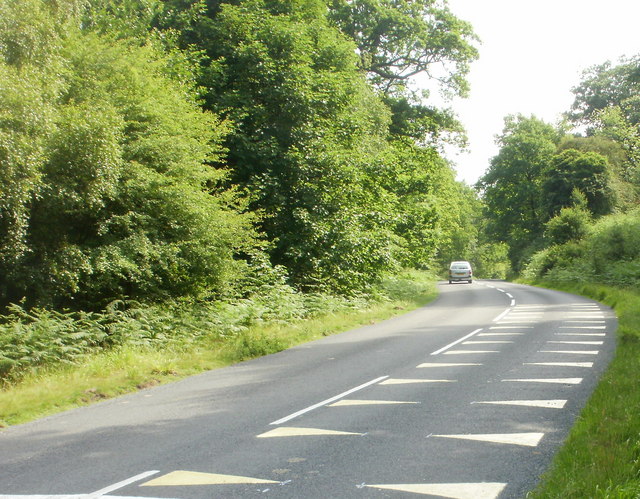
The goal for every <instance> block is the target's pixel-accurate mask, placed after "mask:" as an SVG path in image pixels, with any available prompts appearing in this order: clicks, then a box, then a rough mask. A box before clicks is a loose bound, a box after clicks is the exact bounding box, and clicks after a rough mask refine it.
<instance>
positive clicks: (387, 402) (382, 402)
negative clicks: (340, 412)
mask: <svg viewBox="0 0 640 499" xmlns="http://www.w3.org/2000/svg"><path fill="white" fill-rule="evenodd" d="M419 403H420V402H406V401H402V400H354V399H342V400H338V401H337V402H335V403H333V404H331V405H330V406H329V407H347V406H354V405H356V406H357V405H394V404H419Z"/></svg>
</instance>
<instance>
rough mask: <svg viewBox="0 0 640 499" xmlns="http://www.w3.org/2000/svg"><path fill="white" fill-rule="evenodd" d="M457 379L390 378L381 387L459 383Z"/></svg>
mask: <svg viewBox="0 0 640 499" xmlns="http://www.w3.org/2000/svg"><path fill="white" fill-rule="evenodd" d="M457 382H458V380H457V379H407V378H389V379H387V380H385V381H383V382H382V383H380V384H381V385H407V384H411V383H457Z"/></svg>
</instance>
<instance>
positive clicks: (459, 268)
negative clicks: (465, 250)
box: [449, 262, 473, 284]
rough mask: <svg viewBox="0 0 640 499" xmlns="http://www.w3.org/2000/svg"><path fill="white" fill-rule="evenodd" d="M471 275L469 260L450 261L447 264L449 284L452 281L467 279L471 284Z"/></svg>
mask: <svg viewBox="0 0 640 499" xmlns="http://www.w3.org/2000/svg"><path fill="white" fill-rule="evenodd" d="M472 276H473V271H472V270H471V264H470V263H469V262H451V265H449V284H451V283H453V281H467V282H468V283H469V284H471V283H472V282H473V280H472Z"/></svg>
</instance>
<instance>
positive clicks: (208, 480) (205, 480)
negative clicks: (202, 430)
mask: <svg viewBox="0 0 640 499" xmlns="http://www.w3.org/2000/svg"><path fill="white" fill-rule="evenodd" d="M242 483H280V482H278V481H275V480H263V479H261V478H251V477H248V476H236V475H220V474H217V473H200V472H197V471H182V470H178V471H172V472H171V473H167V474H166V475H163V476H161V477H159V478H155V479H154V480H151V481H149V482H146V483H143V484H142V485H141V487H167V486H184V485H229V484H242Z"/></svg>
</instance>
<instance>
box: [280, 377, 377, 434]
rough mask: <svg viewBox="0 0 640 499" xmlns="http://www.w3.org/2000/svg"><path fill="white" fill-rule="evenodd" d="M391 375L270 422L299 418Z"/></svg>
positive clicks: (284, 421)
mask: <svg viewBox="0 0 640 499" xmlns="http://www.w3.org/2000/svg"><path fill="white" fill-rule="evenodd" d="M388 377H389V376H380V377H379V378H376V379H372V380H371V381H368V382H367V383H363V384H362V385H360V386H356V387H355V388H352V389H351V390H347V391H346V392H342V393H341V394H340V395H336V396H335V397H331V398H329V399H327V400H323V401H322V402H318V403H317V404H314V405H312V406H309V407H307V408H306V409H302V410H301V411H298V412H294V413H293V414H290V415H289V416H285V417H284V418H282V419H278V420H277V421H274V422H273V423H269V424H272V425H279V424H282V423H286V422H287V421H291V420H292V419H293V418H297V417H298V416H301V415H302V414H306V413H307V412H310V411H313V410H314V409H317V408H318V407H322V406H325V405H327V404H330V403H331V402H335V401H336V400H340V399H341V398H343V397H346V396H347V395H351V394H352V393H354V392H357V391H358V390H362V389H363V388H366V387H368V386H370V385H374V384H376V383H378V382H380V381H382V380H383V379H386V378H388Z"/></svg>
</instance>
